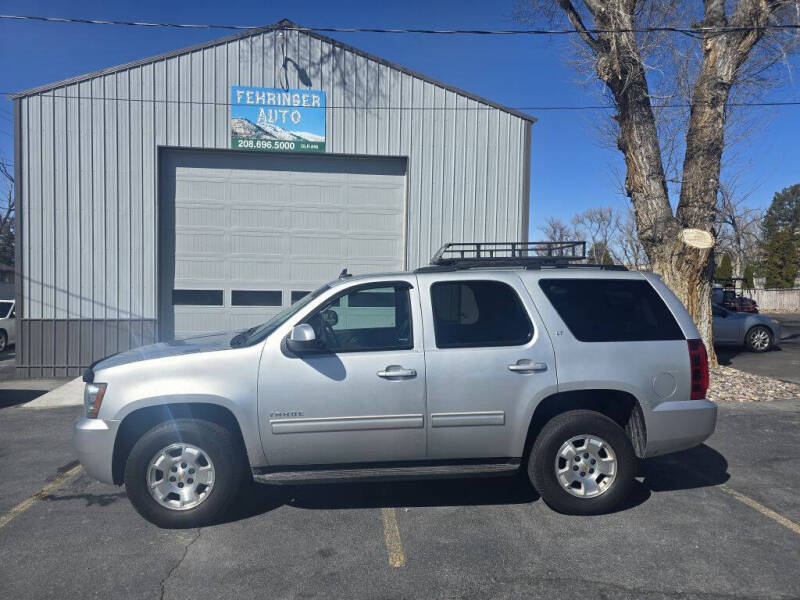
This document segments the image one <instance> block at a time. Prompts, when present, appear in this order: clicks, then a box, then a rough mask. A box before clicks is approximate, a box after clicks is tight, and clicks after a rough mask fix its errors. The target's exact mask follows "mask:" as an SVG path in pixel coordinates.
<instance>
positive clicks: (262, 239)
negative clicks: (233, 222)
mask: <svg viewBox="0 0 800 600" xmlns="http://www.w3.org/2000/svg"><path fill="white" fill-rule="evenodd" d="M284 240H285V236H284V235H281V234H279V233H276V232H271V231H264V232H261V233H256V232H236V233H231V234H230V245H229V249H230V250H229V252H230V254H255V255H257V256H269V255H273V256H283V255H284V254H285V252H286V250H285V248H284Z"/></svg>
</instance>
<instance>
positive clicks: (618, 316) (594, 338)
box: [539, 279, 685, 342]
mask: <svg viewBox="0 0 800 600" xmlns="http://www.w3.org/2000/svg"><path fill="white" fill-rule="evenodd" d="M539 286H540V287H541V288H542V291H543V292H544V294H545V296H547V299H548V300H550V303H551V304H552V305H553V307H554V308H555V309H556V310H557V311H558V314H559V315H560V316H561V318H562V319H563V320H564V323H566V325H567V327H569V330H570V331H571V332H572V335H574V336H575V337H576V338H577V339H578V340H580V341H581V342H645V341H663V340H682V339H685V338H684V336H683V332H682V331H681V328H680V327H679V326H678V323H677V322H676V321H675V317H673V316H672V313H671V312H670V311H669V309H668V308H667V306H666V305H665V304H664V301H663V300H661V297H660V296H659V295H658V293H657V292H656V291H655V290H654V289H653V287H652V286H651V285H650V284H649V283H647V282H646V281H631V280H625V279H540V280H539Z"/></svg>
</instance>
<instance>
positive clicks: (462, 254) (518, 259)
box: [417, 240, 627, 272]
mask: <svg viewBox="0 0 800 600" xmlns="http://www.w3.org/2000/svg"><path fill="white" fill-rule="evenodd" d="M586 259H587V257H586V242H585V241H582V240H581V241H563V242H451V243H449V244H445V245H444V246H442V247H441V248H439V250H438V251H437V252H436V254H434V255H433V257H432V258H431V261H430V266H427V267H421V268H419V269H417V271H418V272H432V271H451V270H460V269H477V268H487V267H525V268H526V269H539V268H542V267H554V268H563V267H570V266H572V267H595V268H600V269H607V270H610V271H627V269H626V268H625V267H623V266H622V265H595V264H588V263H586V262H583V261H586Z"/></svg>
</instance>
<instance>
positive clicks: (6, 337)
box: [0, 300, 17, 352]
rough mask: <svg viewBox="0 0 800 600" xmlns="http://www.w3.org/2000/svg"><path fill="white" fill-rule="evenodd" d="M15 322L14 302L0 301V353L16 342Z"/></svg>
mask: <svg viewBox="0 0 800 600" xmlns="http://www.w3.org/2000/svg"><path fill="white" fill-rule="evenodd" d="M16 333H17V322H16V320H15V319H14V301H13V300H0V352H3V351H4V350H5V349H6V347H8V346H13V345H14V342H16V341H17V340H16V337H17V336H16Z"/></svg>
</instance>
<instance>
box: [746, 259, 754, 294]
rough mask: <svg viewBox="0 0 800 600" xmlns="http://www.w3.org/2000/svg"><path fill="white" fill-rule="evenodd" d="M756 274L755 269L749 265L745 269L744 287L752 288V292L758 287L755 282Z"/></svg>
mask: <svg viewBox="0 0 800 600" xmlns="http://www.w3.org/2000/svg"><path fill="white" fill-rule="evenodd" d="M753 277H754V273H753V267H752V266H751V265H750V264H749V263H748V264H747V266H745V268H744V285H745V287H748V288H750V289H751V290H752V289H753V288H754V287H756V285H755V282H754V281H753Z"/></svg>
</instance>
